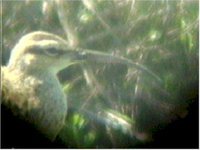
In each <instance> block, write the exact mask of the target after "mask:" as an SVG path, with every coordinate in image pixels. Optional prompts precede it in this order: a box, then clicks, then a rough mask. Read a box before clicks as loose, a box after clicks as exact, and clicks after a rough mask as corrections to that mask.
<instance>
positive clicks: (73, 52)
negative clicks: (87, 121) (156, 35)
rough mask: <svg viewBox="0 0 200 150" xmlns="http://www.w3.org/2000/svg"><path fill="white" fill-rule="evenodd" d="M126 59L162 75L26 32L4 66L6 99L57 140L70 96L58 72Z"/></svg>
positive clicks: (43, 34)
mask: <svg viewBox="0 0 200 150" xmlns="http://www.w3.org/2000/svg"><path fill="white" fill-rule="evenodd" d="M84 61H87V62H102V63H124V64H127V65H129V66H132V67H135V68H137V69H140V70H142V71H144V72H146V73H148V74H149V75H151V76H153V77H154V78H155V79H156V80H159V81H160V79H159V77H158V76H157V75H155V74H154V73H153V72H152V71H150V70H148V69H147V68H146V67H144V66H143V65H140V64H138V63H133V62H132V61H130V60H128V59H125V58H122V57H121V58H119V57H117V56H112V55H109V54H105V53H102V52H97V51H92V50H87V49H81V48H74V47H71V46H70V44H69V43H68V42H67V41H66V40H64V39H63V38H61V37H59V36H57V35H55V34H52V33H49V32H45V31H34V32H31V33H28V34H26V35H24V36H23V37H22V38H21V39H20V40H19V42H18V43H17V44H16V45H15V47H14V48H13V49H12V51H11V56H10V59H9V62H8V64H7V65H6V66H2V67H1V70H2V88H3V93H6V94H4V95H5V96H4V97H5V98H4V99H5V100H4V101H2V102H1V103H5V104H6V105H9V106H11V107H13V108H14V109H13V110H14V113H16V114H19V115H20V116H23V117H24V118H25V119H27V120H28V121H29V122H31V123H32V124H33V125H34V126H35V127H36V128H37V129H38V131H40V132H41V133H43V134H44V135H45V136H46V137H47V138H49V139H50V140H52V141H54V140H55V139H56V137H57V135H58V134H59V132H60V131H61V129H62V128H63V127H64V125H65V120H66V116H67V109H68V106H67V97H66V94H65V93H64V92H63V89H62V86H61V84H60V82H59V79H58V77H57V74H58V72H60V71H61V70H63V69H65V68H67V67H68V66H70V65H73V64H77V63H81V62H84Z"/></svg>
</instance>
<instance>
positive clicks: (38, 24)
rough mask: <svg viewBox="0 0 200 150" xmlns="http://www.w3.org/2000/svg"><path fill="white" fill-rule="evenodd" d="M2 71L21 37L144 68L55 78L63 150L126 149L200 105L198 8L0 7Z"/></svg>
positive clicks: (136, 3) (131, 2)
mask: <svg viewBox="0 0 200 150" xmlns="http://www.w3.org/2000/svg"><path fill="white" fill-rule="evenodd" d="M2 6H3V7H2V32H3V39H2V46H3V49H2V50H3V59H2V60H3V64H4V65H5V64H6V62H7V61H8V58H9V53H10V50H11V49H12V48H13V46H14V45H15V43H16V42H17V41H18V39H19V38H20V37H21V36H23V35H24V34H26V33H28V32H31V31H36V30H44V31H48V32H51V33H55V34H57V35H60V36H61V37H63V38H65V39H66V40H68V41H69V44H70V45H72V46H74V47H81V48H85V49H91V50H94V51H101V52H105V53H109V54H110V55H114V56H119V57H120V56H123V57H125V58H128V59H130V60H132V61H133V62H136V63H139V64H142V65H144V66H146V67H147V68H148V69H149V70H151V71H152V72H154V73H155V74H157V75H158V76H159V77H160V78H161V79H162V83H158V82H156V80H155V79H154V78H152V77H151V76H149V75H148V74H147V73H145V72H144V71H141V70H139V69H136V68H130V67H128V66H126V65H124V64H109V63H106V64H105V63H101V64H98V63H96V64H90V63H87V64H80V65H73V66H70V67H69V68H67V69H66V70H63V71H62V72H60V73H59V75H58V76H59V79H60V81H61V83H62V85H63V89H64V90H65V92H66V95H67V97H68V104H69V112H68V118H67V120H66V125H65V128H63V130H62V131H61V132H60V134H59V137H58V138H57V140H60V141H62V142H63V143H64V144H65V145H66V146H67V147H69V148H111V147H117V148H130V147H132V148H133V147H137V146H138V145H140V144H141V143H145V142H148V141H151V140H153V139H154V133H155V132H158V131H159V130H161V129H162V128H164V127H165V126H166V125H167V124H169V123H170V122H173V121H175V120H177V119H179V118H184V117H186V116H187V113H188V107H189V106H190V105H191V104H193V103H194V102H195V101H197V100H198V99H197V98H198V81H199V79H198V77H199V76H198V67H199V66H198V47H199V43H198V41H199V28H198V27H199V18H198V9H199V8H198V0H190V1H179V0H176V1H169V0H161V1H156V0H152V1H148V0H142V1H140V0H96V1H92V0H82V1H81V0H79V1H68V0H67V1H64V0H58V1H48V0H43V1H29V0H24V1H6V0H5V1H3V2H2Z"/></svg>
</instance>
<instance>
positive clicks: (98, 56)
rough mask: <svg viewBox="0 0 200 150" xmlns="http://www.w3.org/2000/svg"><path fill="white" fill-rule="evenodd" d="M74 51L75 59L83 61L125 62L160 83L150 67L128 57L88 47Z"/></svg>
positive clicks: (159, 79)
mask: <svg viewBox="0 0 200 150" xmlns="http://www.w3.org/2000/svg"><path fill="white" fill-rule="evenodd" d="M75 51H76V54H77V55H76V57H77V58H76V59H77V60H83V61H87V62H92V63H109V64H117V63H120V64H125V65H127V66H129V67H133V68H136V69H139V70H141V71H143V72H145V73H147V74H148V75H150V76H152V77H153V78H154V79H155V80H157V81H158V82H160V83H162V80H161V78H160V77H159V76H158V75H156V74H155V73H154V72H152V71H151V70H150V69H148V68H146V67H145V66H144V65H141V64H139V63H134V62H133V61H131V60H130V59H127V58H124V57H117V56H113V55H111V54H107V53H103V52H97V51H94V50H88V49H80V48H78V49H76V50H75Z"/></svg>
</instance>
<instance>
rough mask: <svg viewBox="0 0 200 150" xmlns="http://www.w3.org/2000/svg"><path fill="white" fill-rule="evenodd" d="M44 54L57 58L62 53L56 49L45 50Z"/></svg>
mask: <svg viewBox="0 0 200 150" xmlns="http://www.w3.org/2000/svg"><path fill="white" fill-rule="evenodd" d="M45 53H46V54H47V55H49V56H58V55H62V54H63V51H62V50H59V49H56V48H48V49H46V50H45Z"/></svg>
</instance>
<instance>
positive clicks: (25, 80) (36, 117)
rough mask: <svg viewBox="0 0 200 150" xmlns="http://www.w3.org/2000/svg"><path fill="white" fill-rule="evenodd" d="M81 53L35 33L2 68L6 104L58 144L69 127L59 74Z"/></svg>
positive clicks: (50, 36)
mask: <svg viewBox="0 0 200 150" xmlns="http://www.w3.org/2000/svg"><path fill="white" fill-rule="evenodd" d="M76 54H77V52H74V51H72V50H71V49H70V48H69V46H68V43H67V42H66V41H65V40H63V39H62V38H60V37H58V36H56V35H55V34H51V33H47V32H44V31H35V32H31V33H29V34H27V35H25V36H23V37H22V38H21V39H20V40H19V42H18V43H17V44H16V46H15V47H14V48H13V50H12V52H11V56H10V59H9V62H8V65H7V66H5V67H2V82H3V86H4V87H5V88H4V89H6V97H7V98H6V99H10V100H11V101H7V102H5V103H9V104H10V105H12V106H15V108H17V109H18V110H19V112H20V115H22V116H25V117H26V118H28V121H30V122H31V123H33V124H34V125H35V126H36V127H37V129H38V130H39V131H40V132H41V133H43V134H44V135H45V136H47V137H48V138H49V139H51V140H54V139H55V138H56V136H57V134H58V133H59V131H60V130H61V129H62V127H63V126H64V124H65V118H66V115H67V100H66V96H65V94H64V92H63V91H62V87H61V85H60V83H59V80H58V78H57V73H58V72H59V71H60V70H62V69H64V68H66V67H68V66H70V65H71V64H73V63H75V62H76Z"/></svg>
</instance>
